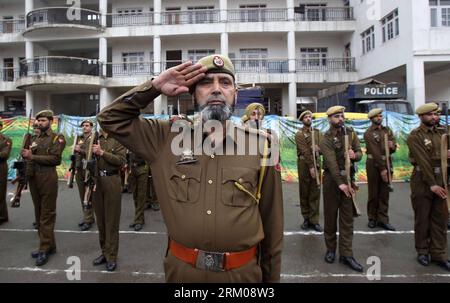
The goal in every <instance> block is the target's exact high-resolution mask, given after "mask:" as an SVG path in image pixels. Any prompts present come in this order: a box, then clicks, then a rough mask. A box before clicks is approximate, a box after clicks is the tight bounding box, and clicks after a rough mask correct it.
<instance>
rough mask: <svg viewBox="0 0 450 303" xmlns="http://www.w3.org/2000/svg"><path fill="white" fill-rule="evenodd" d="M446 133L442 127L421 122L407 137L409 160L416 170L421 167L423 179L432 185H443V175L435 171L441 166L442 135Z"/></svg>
mask: <svg viewBox="0 0 450 303" xmlns="http://www.w3.org/2000/svg"><path fill="white" fill-rule="evenodd" d="M444 133H445V130H444V129H442V128H438V127H436V126H433V127H428V126H426V125H425V124H422V123H421V124H420V126H419V127H418V128H416V129H414V130H413V131H411V133H410V135H409V136H408V139H407V144H408V148H409V161H410V162H411V164H412V165H414V171H416V170H417V167H419V168H420V171H421V175H422V181H423V182H425V183H426V184H427V185H428V186H430V187H431V186H434V185H439V186H442V185H443V181H442V177H439V175H437V174H435V173H434V168H435V167H440V166H441V136H442V135H443V134H444Z"/></svg>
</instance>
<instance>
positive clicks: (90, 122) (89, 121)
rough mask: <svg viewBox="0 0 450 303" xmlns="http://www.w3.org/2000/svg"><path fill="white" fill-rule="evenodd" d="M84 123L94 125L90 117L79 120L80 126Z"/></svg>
mask: <svg viewBox="0 0 450 303" xmlns="http://www.w3.org/2000/svg"><path fill="white" fill-rule="evenodd" d="M84 123H89V124H90V125H91V126H94V122H93V121H92V120H91V119H86V120H83V121H81V123H80V127H81V126H83V124H84Z"/></svg>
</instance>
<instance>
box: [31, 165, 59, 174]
mask: <svg viewBox="0 0 450 303" xmlns="http://www.w3.org/2000/svg"><path fill="white" fill-rule="evenodd" d="M52 170H56V166H46V165H39V164H36V163H35V164H34V165H33V171H34V172H37V173H43V172H49V171H52Z"/></svg>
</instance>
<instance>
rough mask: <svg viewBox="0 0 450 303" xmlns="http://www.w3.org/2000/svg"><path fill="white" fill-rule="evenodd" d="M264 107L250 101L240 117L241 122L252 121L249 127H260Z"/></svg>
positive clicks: (264, 111)
mask: <svg viewBox="0 0 450 303" xmlns="http://www.w3.org/2000/svg"><path fill="white" fill-rule="evenodd" d="M265 114H266V109H265V108H264V106H263V105H262V104H261V103H257V102H255V103H251V104H249V105H248V106H247V107H246V109H245V114H244V115H243V116H242V117H241V121H242V124H247V125H249V123H252V125H251V127H254V128H261V126H262V121H263V119H264V115H265Z"/></svg>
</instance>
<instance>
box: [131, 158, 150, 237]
mask: <svg viewBox="0 0 450 303" xmlns="http://www.w3.org/2000/svg"><path fill="white" fill-rule="evenodd" d="M129 157H130V180H129V181H130V186H131V192H132V193H133V201H134V210H135V212H134V222H133V223H132V224H130V227H131V228H134V230H135V231H139V230H141V229H142V227H143V225H144V224H145V216H144V209H145V202H146V200H147V190H148V188H147V187H148V181H149V180H148V179H149V178H148V165H147V163H145V160H144V159H142V158H141V157H139V156H138V155H136V154H135V153H133V152H132V151H130V152H129Z"/></svg>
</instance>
